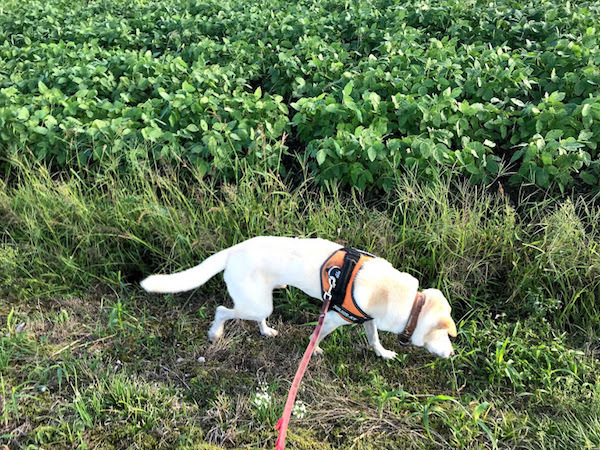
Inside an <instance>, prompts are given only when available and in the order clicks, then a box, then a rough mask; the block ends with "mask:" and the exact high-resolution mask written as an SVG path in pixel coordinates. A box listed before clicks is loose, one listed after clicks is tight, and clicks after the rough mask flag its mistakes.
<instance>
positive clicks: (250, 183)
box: [0, 158, 600, 449]
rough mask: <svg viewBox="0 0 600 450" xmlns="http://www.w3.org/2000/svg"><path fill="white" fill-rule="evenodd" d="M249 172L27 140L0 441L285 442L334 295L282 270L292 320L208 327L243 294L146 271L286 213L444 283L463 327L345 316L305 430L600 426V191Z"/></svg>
mask: <svg viewBox="0 0 600 450" xmlns="http://www.w3.org/2000/svg"><path fill="white" fill-rule="evenodd" d="M242 173H243V175H242V176H241V177H240V178H239V179H238V180H236V183H235V184H220V185H219V184H215V183H214V182H212V181H211V180H209V179H205V178H203V177H201V176H200V175H199V174H198V173H197V172H195V171H194V170H192V169H190V168H188V167H184V166H181V167H179V168H172V167H149V166H147V165H146V164H145V163H139V162H136V161H135V160H129V161H124V160H121V161H118V160H115V161H107V163H106V165H105V166H103V169H102V170H100V171H87V170H86V169H85V168H84V167H74V168H73V170H72V171H71V172H70V173H64V172H63V173H60V174H56V173H50V172H49V171H48V170H47V168H46V167H45V166H43V165H37V164H33V163H31V162H28V161H27V160H25V159H23V158H17V159H13V160H12V161H11V170H10V174H9V175H7V176H6V177H5V180H4V181H2V182H1V184H2V185H1V186H0V218H1V220H0V223H1V224H2V225H1V226H2V228H1V232H2V240H1V243H0V268H1V271H2V274H3V277H2V281H0V289H1V291H2V295H1V296H0V317H1V318H2V320H1V322H0V326H1V327H2V330H1V333H0V373H1V378H0V390H1V398H2V402H3V403H2V408H1V409H0V410H1V414H0V436H1V438H0V439H1V442H3V443H4V442H6V443H8V445H9V446H10V447H11V448H13V447H14V448H25V447H28V446H30V448H35V447H44V448H49V447H52V448H61V447H63V448H66V447H69V448H71V447H81V448H96V447H102V448H111V447H113V448H127V447H130V448H157V447H164V448H174V447H179V448H210V446H211V445H214V446H217V447H228V448H231V447H234V448H237V447H246V446H251V447H258V448H270V447H272V446H273V444H274V441H275V439H276V432H275V430H274V422H275V421H276V419H277V417H278V415H279V414H280V412H281V409H282V407H283V403H284V402H285V396H286V393H287V389H288V388H289V385H290V382H291V379H292V378H293V375H294V372H295V369H296V367H297V363H298V361H299V360H300V357H301V354H302V352H303V349H304V346H305V344H306V343H307V338H308V336H309V335H310V332H311V329H312V325H310V323H311V322H313V321H314V320H315V318H316V316H317V313H318V301H317V300H310V299H307V298H306V297H305V296H304V295H303V294H301V293H300V292H299V291H298V290H296V289H293V288H290V289H287V290H282V291H278V292H277V294H276V305H277V306H276V310H275V313H274V316H273V318H272V322H273V324H274V326H275V328H277V329H278V330H279V331H280V335H279V336H278V337H277V338H275V339H272V340H270V339H265V338H263V337H261V336H260V334H259V333H258V330H257V327H256V324H253V323H244V322H240V323H232V324H231V326H229V327H228V328H227V330H226V336H225V338H224V340H223V341H221V342H218V343H216V344H210V343H209V342H208V341H207V338H206V331H207V329H208V327H209V324H210V321H211V319H212V315H213V313H214V308H215V307H216V305H218V304H221V303H223V302H225V303H226V302H227V301H228V300H227V299H226V291H225V288H224V285H223V283H222V281H221V280H220V279H219V277H215V279H214V280H211V281H210V282H209V283H208V284H207V285H205V286H204V287H203V288H201V289H200V290H197V291H195V292H191V293H188V294H185V295H180V296H158V295H147V294H145V293H143V292H142V291H141V290H140V289H139V287H138V286H137V282H138V281H139V280H140V279H141V278H142V277H143V276H145V275H147V274H150V273H153V272H167V271H173V270H179V269H182V268H185V267H189V266H191V265H194V264H196V263H198V262H199V261H200V260H202V259H203V258H205V257H206V256H207V255H209V254H211V253H212V252H214V251H216V250H218V249H221V248H224V247H227V246H230V245H232V244H233V243H235V242H239V241H241V240H243V239H246V238H248V237H251V236H255V235H259V234H276V235H287V236H315V237H316V236H319V237H324V238H329V239H334V240H337V241H339V242H341V243H348V244H351V245H354V246H357V247H359V248H363V249H366V250H369V251H372V252H374V253H376V254H378V255H381V256H383V257H385V258H387V259H389V260H390V261H391V262H392V263H393V264H394V265H395V266H396V267H398V268H399V269H401V270H406V271H409V272H411V273H413V274H414V275H415V276H417V277H418V278H419V279H420V280H421V284H422V286H424V287H429V286H435V287H439V288H440V289H442V290H443V291H444V292H445V293H446V294H447V296H448V298H449V299H450V301H451V303H452V305H453V308H454V310H453V315H454V317H455V319H456V321H457V324H458V327H459V336H458V337H457V339H456V348H457V355H456V356H455V357H453V358H452V359H451V360H440V359H436V358H434V357H433V356H431V355H429V354H427V352H426V351H424V350H422V349H413V348H409V349H407V350H402V351H401V355H400V356H399V357H398V358H397V359H396V360H395V361H392V362H386V361H383V360H381V359H380V358H377V357H376V356H375V355H374V353H373V352H372V351H371V350H370V349H369V348H368V345H367V342H366V337H365V336H364V334H363V332H362V331H361V330H359V329H358V328H346V329H342V330H339V331H338V332H336V333H334V334H333V335H332V336H331V337H329V338H328V339H327V340H326V341H325V342H324V345H323V348H324V350H325V355H324V357H323V358H316V359H315V360H313V362H312V363H311V367H310V369H309V371H308V372H307V376H306V378H305V379H304V381H303V384H302V388H301V391H300V393H299V396H298V398H299V400H301V401H302V402H303V403H304V404H305V405H306V407H307V413H306V416H305V417H304V418H301V419H300V418H294V419H293V420H292V423H291V430H290V435H289V440H288V444H289V447H290V448H307V449H308V448H315V449H317V448H319V449H320V448H323V447H324V446H330V447H331V448H338V447H344V448H345V447H350V446H352V445H354V446H356V447H357V448H385V447H386V446H388V447H392V448H397V447H400V448H436V447H450V448H493V447H499V448H544V449H545V448H566V447H573V448H595V447H598V446H600V429H599V423H600V422H599V421H600V403H599V402H598V394H599V392H598V387H597V386H598V382H599V381H600V380H599V379H598V373H600V372H599V369H600V367H599V364H598V345H597V342H598V334H597V333H598V332H597V328H594V324H596V323H597V321H598V319H599V317H600V313H599V310H598V306H597V295H598V284H599V282H600V275H599V271H598V269H599V268H600V262H599V258H598V241H599V237H598V232H597V228H596V224H597V222H598V215H599V212H598V209H597V207H595V206H594V203H593V201H592V200H589V199H588V200H586V199H582V198H576V197H573V198H571V199H566V200H563V201H550V200H548V201H546V202H541V203H527V202H525V201H522V202H520V203H519V204H518V205H517V206H515V205H514V204H513V203H512V202H510V201H509V200H508V199H507V198H506V197H504V196H503V195H502V193H501V192H500V191H499V192H497V193H493V192H491V191H484V190H482V189H481V188H479V187H474V186H470V185H467V184H463V183H462V182H460V181H457V179H456V178H455V177H454V176H453V175H452V174H446V175H444V176H441V177H440V178H439V179H437V180H434V181H433V182H431V183H428V184H427V185H423V184H421V183H419V182H418V181H417V180H416V179H415V178H414V177H412V176H411V175H410V174H407V175H406V176H404V177H402V178H399V179H397V180H396V185H397V189H396V190H395V191H394V192H392V193H390V194H389V195H386V196H385V197H382V198H379V199H377V200H376V201H375V200H373V198H370V199H368V200H366V199H365V198H364V197H362V196H361V194H359V193H358V192H357V191H352V192H350V193H348V194H342V193H340V192H339V191H338V190H337V189H336V188H335V186H334V187H333V188H332V190H331V191H330V192H328V193H323V192H322V191H319V190H317V189H314V187H313V185H312V182H311V180H310V179H308V178H307V179H305V182H304V183H302V184H301V185H298V186H295V187H290V186H288V185H287V184H286V182H285V180H281V179H280V178H279V177H277V176H275V175H273V174H272V173H270V172H268V171H261V170H260V169H258V168H248V167H246V168H244V169H243V171H242ZM382 342H383V345H384V346H386V347H388V348H394V349H397V347H398V344H397V341H396V339H395V338H394V336H391V335H388V334H384V335H383V336H382ZM201 357H202V358H204V359H205V360H204V362H201V361H202V360H201V359H200V360H199V358H201ZM263 389H266V391H267V393H268V399H269V400H268V401H266V402H264V403H261V404H260V406H259V405H257V402H256V398H257V395H258V394H259V393H261V392H262V390H263Z"/></svg>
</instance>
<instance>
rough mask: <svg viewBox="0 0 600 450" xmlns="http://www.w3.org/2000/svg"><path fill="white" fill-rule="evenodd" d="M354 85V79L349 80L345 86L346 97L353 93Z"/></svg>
mask: <svg viewBox="0 0 600 450" xmlns="http://www.w3.org/2000/svg"><path fill="white" fill-rule="evenodd" d="M353 87H354V81H349V82H348V83H346V86H344V97H349V96H350V94H352V88H353Z"/></svg>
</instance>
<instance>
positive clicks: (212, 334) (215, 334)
mask: <svg viewBox="0 0 600 450" xmlns="http://www.w3.org/2000/svg"><path fill="white" fill-rule="evenodd" d="M222 336H223V330H222V329H221V330H213V329H212V328H211V329H210V330H208V339H209V340H210V342H215V341H216V340H217V339H220V338H221V337H222Z"/></svg>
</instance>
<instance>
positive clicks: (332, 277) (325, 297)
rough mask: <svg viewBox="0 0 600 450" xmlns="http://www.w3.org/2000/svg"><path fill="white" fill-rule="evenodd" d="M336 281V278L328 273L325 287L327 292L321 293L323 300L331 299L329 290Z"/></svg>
mask: <svg viewBox="0 0 600 450" xmlns="http://www.w3.org/2000/svg"><path fill="white" fill-rule="evenodd" d="M336 282H337V278H335V277H334V276H332V275H329V289H327V292H324V293H323V300H325V301H326V302H328V301H331V291H332V290H333V289H334V288H335V284H336Z"/></svg>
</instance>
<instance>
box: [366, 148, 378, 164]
mask: <svg viewBox="0 0 600 450" xmlns="http://www.w3.org/2000/svg"><path fill="white" fill-rule="evenodd" d="M367 156H368V157H369V159H370V160H371V161H375V159H376V158H377V150H375V147H369V148H368V149H367Z"/></svg>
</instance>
